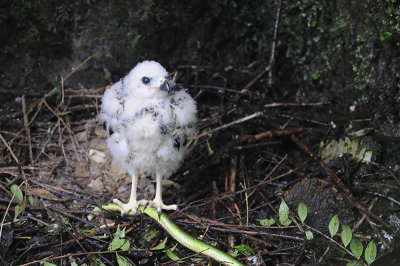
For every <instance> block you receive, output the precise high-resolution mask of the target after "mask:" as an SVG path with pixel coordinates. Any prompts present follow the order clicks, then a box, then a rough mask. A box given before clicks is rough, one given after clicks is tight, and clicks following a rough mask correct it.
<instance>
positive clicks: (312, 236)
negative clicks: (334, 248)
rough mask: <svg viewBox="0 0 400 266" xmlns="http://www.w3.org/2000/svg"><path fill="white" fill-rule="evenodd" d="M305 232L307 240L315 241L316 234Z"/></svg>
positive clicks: (309, 231)
mask: <svg viewBox="0 0 400 266" xmlns="http://www.w3.org/2000/svg"><path fill="white" fill-rule="evenodd" d="M304 232H305V233H306V239H307V240H313V239H314V234H313V233H312V232H311V230H308V229H306V230H305V231H304Z"/></svg>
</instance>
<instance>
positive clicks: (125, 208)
mask: <svg viewBox="0 0 400 266" xmlns="http://www.w3.org/2000/svg"><path fill="white" fill-rule="evenodd" d="M113 202H114V203H115V204H118V205H119V206H121V208H122V211H121V215H122V216H123V215H124V214H125V213H129V212H130V211H132V212H133V213H134V214H137V208H138V207H139V205H141V204H142V203H141V200H140V201H136V200H130V201H129V202H128V203H122V202H121V201H120V200H119V199H113Z"/></svg>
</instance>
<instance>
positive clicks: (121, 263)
mask: <svg viewBox="0 0 400 266" xmlns="http://www.w3.org/2000/svg"><path fill="white" fill-rule="evenodd" d="M115 255H116V256H117V263H118V266H131V265H132V264H131V263H130V262H129V261H128V260H127V259H126V258H125V257H122V256H121V255H118V253H115Z"/></svg>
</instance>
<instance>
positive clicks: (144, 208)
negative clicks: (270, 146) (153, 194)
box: [143, 202, 150, 211]
mask: <svg viewBox="0 0 400 266" xmlns="http://www.w3.org/2000/svg"><path fill="white" fill-rule="evenodd" d="M149 205H150V202H146V204H145V205H144V206H143V211H145V210H146V208H147V207H149Z"/></svg>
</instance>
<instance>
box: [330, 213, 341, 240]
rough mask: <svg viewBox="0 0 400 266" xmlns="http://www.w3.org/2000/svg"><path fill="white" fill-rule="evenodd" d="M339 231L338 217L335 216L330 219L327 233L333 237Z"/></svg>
mask: <svg viewBox="0 0 400 266" xmlns="http://www.w3.org/2000/svg"><path fill="white" fill-rule="evenodd" d="M338 230H339V217H338V216H337V214H336V215H335V216H333V217H332V219H331V220H330V222H329V233H330V234H331V237H333V236H334V235H335V234H336V233H337V231H338Z"/></svg>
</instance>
